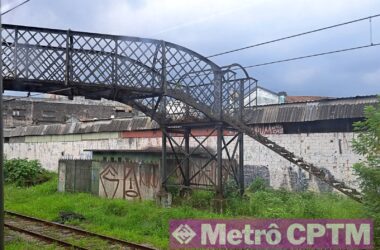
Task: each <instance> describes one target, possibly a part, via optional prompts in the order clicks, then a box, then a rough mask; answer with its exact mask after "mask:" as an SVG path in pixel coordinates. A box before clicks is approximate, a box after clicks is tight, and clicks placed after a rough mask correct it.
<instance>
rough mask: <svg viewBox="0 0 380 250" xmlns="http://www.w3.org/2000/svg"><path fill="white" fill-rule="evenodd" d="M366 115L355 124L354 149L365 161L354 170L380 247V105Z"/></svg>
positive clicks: (365, 110) (371, 107)
mask: <svg viewBox="0 0 380 250" xmlns="http://www.w3.org/2000/svg"><path fill="white" fill-rule="evenodd" d="M379 101H380V99H379ZM364 114H365V120H364V121H360V122H356V123H354V127H355V130H356V132H357V137H356V138H355V139H354V140H353V148H354V151H355V152H356V153H358V154H359V155H362V156H364V157H365V160H363V161H361V162H358V163H356V164H355V165H354V169H355V171H356V173H357V174H358V175H359V177H360V182H361V183H360V184H361V188H362V190H363V194H364V197H363V198H364V205H365V208H366V212H367V214H368V216H370V217H371V218H373V219H374V221H375V242H376V244H377V246H380V104H379V103H378V104H377V105H375V106H367V107H366V108H365V109H364Z"/></svg>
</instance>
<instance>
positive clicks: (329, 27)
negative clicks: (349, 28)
mask: <svg viewBox="0 0 380 250" xmlns="http://www.w3.org/2000/svg"><path fill="white" fill-rule="evenodd" d="M379 16H380V14H376V15H372V16H368V17H363V18H359V19H355V20H351V21H348V22H344V23H338V24H334V25H331V26H326V27H322V28H319V29H315V30H310V31H306V32H302V33H298V34H294V35H290V36H286V37H282V38H277V39H274V40H270V41H267V42H262V43H257V44H252V45H248V46H245V47H241V48H237V49H232V50H227V51H224V52H220V53H216V54H213V55H210V56H207V58H212V57H217V56H221V55H226V54H230V53H234V52H238V51H242V50H246V49H250V48H254V47H258V46H262V45H266V44H270V43H275V42H279V41H283V40H287V39H291V38H295V37H299V36H303V35H308V34H312V33H315V32H319V31H323V30H328V29H332V28H336V27H340V26H344V25H348V24H352V23H356V22H361V21H364V20H368V19H369V20H372V18H376V17H379Z"/></svg>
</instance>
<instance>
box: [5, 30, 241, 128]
mask: <svg viewBox="0 0 380 250" xmlns="http://www.w3.org/2000/svg"><path fill="white" fill-rule="evenodd" d="M2 37H3V42H2V48H3V54H2V60H3V76H4V78H5V79H14V80H18V81H28V82H44V83H54V84H62V85H64V86H75V85H83V84H85V85H97V86H110V87H111V86H112V87H117V88H126V89H130V90H132V91H133V92H134V93H139V95H133V96H131V100H133V103H134V104H136V105H137V106H138V107H144V108H146V109H148V110H151V111H152V112H156V113H160V115H161V117H165V119H166V118H167V119H168V120H170V122H174V121H178V120H179V121H195V120H196V121H202V120H203V121H204V120H207V119H209V118H210V116H212V117H213V118H218V119H222V116H223V114H226V113H227V114H228V115H230V116H234V117H236V116H237V114H239V112H236V111H238V110H239V108H240V106H239V105H240V104H239V102H240V96H243V95H244V93H241V92H242V91H244V90H241V89H240V85H241V81H240V80H239V81H237V80H236V76H234V74H233V71H232V70H230V71H231V72H229V73H226V72H223V71H222V69H221V68H220V67H218V66H217V65H216V64H214V63H213V62H211V61H210V60H208V59H207V58H205V57H203V56H201V55H199V54H197V53H195V52H193V51H191V50H188V49H186V48H184V47H181V46H178V45H176V44H173V43H168V42H164V41H160V40H153V39H143V38H136V37H126V36H115V35H105V34H95V33H87V32H77V31H71V30H58V29H44V28H34V27H25V26H17V25H7V24H5V25H3V29H2ZM167 93H177V94H179V95H181V97H182V98H180V100H179V98H176V96H168V97H160V95H166V94H167ZM152 94H155V95H156V96H152ZM163 100H165V101H163ZM191 104H196V105H201V106H203V107H205V110H207V112H202V111H200V109H199V108H195V107H194V105H191Z"/></svg>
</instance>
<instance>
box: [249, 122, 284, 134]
mask: <svg viewBox="0 0 380 250" xmlns="http://www.w3.org/2000/svg"><path fill="white" fill-rule="evenodd" d="M253 131H255V132H257V133H260V134H263V135H267V134H283V133H284V128H283V127H282V125H279V124H276V125H257V126H254V127H253Z"/></svg>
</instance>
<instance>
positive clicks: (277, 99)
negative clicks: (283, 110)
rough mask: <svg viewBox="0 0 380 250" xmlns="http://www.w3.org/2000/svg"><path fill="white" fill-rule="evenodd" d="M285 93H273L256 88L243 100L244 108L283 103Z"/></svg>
mask: <svg viewBox="0 0 380 250" xmlns="http://www.w3.org/2000/svg"><path fill="white" fill-rule="evenodd" d="M285 97H286V92H279V93H276V92H273V91H271V90H269V89H266V88H263V87H260V86H257V87H255V88H254V89H253V91H252V92H251V93H250V94H249V95H247V96H246V97H245V98H244V106H247V105H249V106H260V105H268V104H281V103H285Z"/></svg>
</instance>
